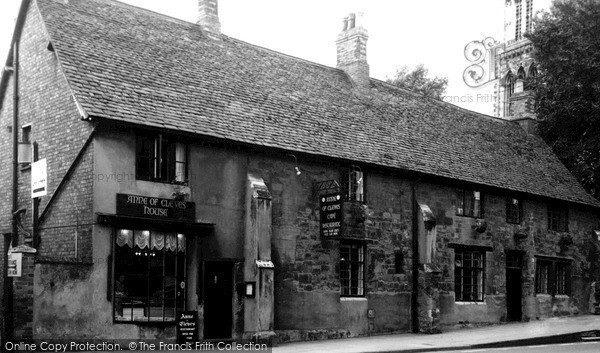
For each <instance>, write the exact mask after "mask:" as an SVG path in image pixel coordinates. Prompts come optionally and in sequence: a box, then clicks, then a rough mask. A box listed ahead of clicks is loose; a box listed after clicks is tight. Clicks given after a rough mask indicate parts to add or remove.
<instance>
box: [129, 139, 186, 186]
mask: <svg viewBox="0 0 600 353" xmlns="http://www.w3.org/2000/svg"><path fill="white" fill-rule="evenodd" d="M186 175H187V147H186V145H185V144H183V143H181V142H176V141H173V140H172V139H166V138H165V137H164V136H163V135H158V136H153V137H147V136H138V137H137V148H136V177H137V178H138V179H142V180H154V181H162V182H167V183H183V182H185V181H186Z"/></svg>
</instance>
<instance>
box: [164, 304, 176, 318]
mask: <svg viewBox="0 0 600 353" xmlns="http://www.w3.org/2000/svg"><path fill="white" fill-rule="evenodd" d="M175 305H176V304H175V300H165V321H175V314H176V310H177V308H176V306H175Z"/></svg>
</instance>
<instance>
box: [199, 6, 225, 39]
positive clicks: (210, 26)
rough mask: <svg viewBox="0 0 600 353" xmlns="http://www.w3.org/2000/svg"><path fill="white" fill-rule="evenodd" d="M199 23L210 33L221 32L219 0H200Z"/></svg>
mask: <svg viewBox="0 0 600 353" xmlns="http://www.w3.org/2000/svg"><path fill="white" fill-rule="evenodd" d="M198 24H199V25H200V26H202V28H203V29H204V30H205V31H207V32H209V33H212V34H220V33H221V22H219V1H218V0H198Z"/></svg>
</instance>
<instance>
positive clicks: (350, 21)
mask: <svg viewBox="0 0 600 353" xmlns="http://www.w3.org/2000/svg"><path fill="white" fill-rule="evenodd" d="M355 25H356V14H353V13H351V14H350V15H349V16H348V29H352V28H354V27H355Z"/></svg>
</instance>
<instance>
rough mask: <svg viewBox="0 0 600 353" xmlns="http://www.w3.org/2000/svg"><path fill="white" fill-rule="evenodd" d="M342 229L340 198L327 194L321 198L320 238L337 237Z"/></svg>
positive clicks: (339, 195) (338, 195)
mask: <svg viewBox="0 0 600 353" xmlns="http://www.w3.org/2000/svg"><path fill="white" fill-rule="evenodd" d="M341 228H342V196H341V194H340V193H339V192H338V193H334V194H327V195H322V196H321V237H323V238H329V237H338V236H340V235H341V234H340V230H341Z"/></svg>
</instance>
